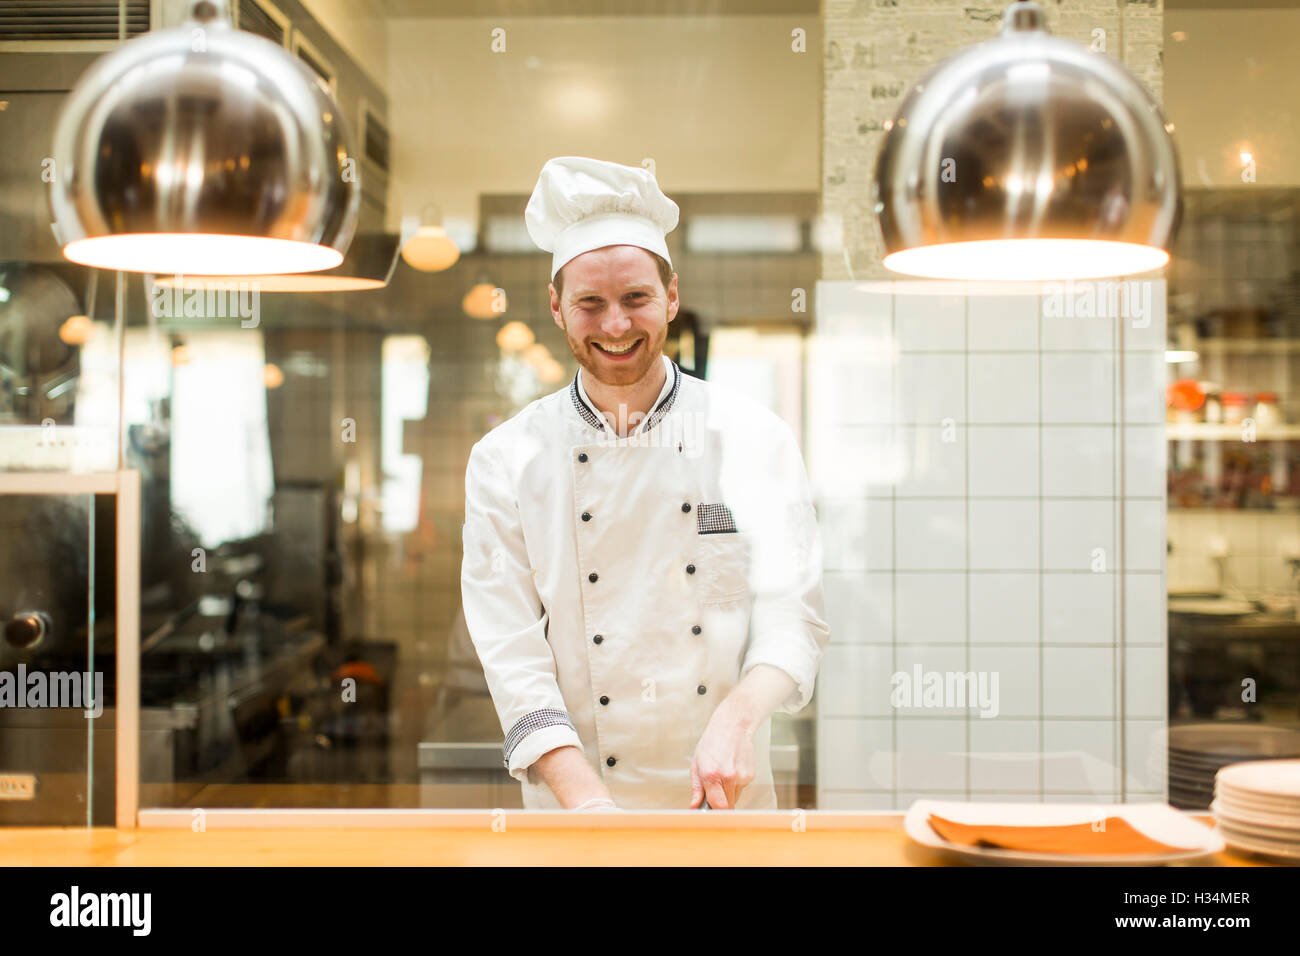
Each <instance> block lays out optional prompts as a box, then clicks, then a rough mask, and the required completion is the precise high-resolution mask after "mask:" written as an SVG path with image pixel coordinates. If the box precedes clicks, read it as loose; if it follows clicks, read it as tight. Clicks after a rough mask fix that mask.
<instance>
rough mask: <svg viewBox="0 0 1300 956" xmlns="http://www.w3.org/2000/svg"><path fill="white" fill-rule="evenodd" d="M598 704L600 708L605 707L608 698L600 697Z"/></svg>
mask: <svg viewBox="0 0 1300 956" xmlns="http://www.w3.org/2000/svg"><path fill="white" fill-rule="evenodd" d="M600 703H601V706H602V707H603V706H604V705H606V704H608V703H609V698H608V697H604V696H602V697H601V698H600Z"/></svg>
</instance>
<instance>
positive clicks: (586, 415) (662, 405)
mask: <svg viewBox="0 0 1300 956" xmlns="http://www.w3.org/2000/svg"><path fill="white" fill-rule="evenodd" d="M660 359H661V361H663V363H664V366H665V371H666V372H667V378H666V379H665V380H664V387H663V388H662V389H661V390H660V391H659V398H658V399H656V400H655V404H654V406H653V410H652V411H651V412H650V414H649V415H647V416H646V417H645V419H644V420H643V421H642V422H641V424H640V425H639V426H638V427H637V428H635V429H633V430H632V434H634V435H636V434H641V433H642V432H648V431H649V430H650V429H652V428H654V427H655V426H656V425H658V424H659V422H661V421H662V420H663V418H664V416H665V415H667V414H668V413H669V412H670V411H672V408H673V405H674V404H675V403H676V401H677V394H678V392H679V391H680V390H681V384H682V371H681V369H680V368H678V367H677V363H676V362H674V361H673V360H672V359H670V358H669V357H668V356H666V355H660ZM581 374H582V371H581V369H579V371H577V372H576V373H574V376H573V382H572V383H571V384H570V385H569V396H570V397H571V398H572V399H573V408H574V410H575V411H576V412H577V413H578V414H579V415H580V416H581V417H582V420H583V421H584V422H586V423H587V424H588V425H590V426H591V427H592V428H594V429H596V430H597V431H606V428H605V419H604V416H602V415H601V413H600V412H598V411H597V410H596V408H595V406H594V405H593V404H592V402H591V400H590V399H589V398H588V397H587V390H586V389H585V388H583V387H582V385H581V384H580V383H579V381H578V376H580V375H581Z"/></svg>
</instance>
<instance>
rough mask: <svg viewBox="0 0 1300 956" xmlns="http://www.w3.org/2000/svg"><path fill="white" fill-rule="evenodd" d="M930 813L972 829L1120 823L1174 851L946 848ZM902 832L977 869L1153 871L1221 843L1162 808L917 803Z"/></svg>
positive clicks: (1216, 835)
mask: <svg viewBox="0 0 1300 956" xmlns="http://www.w3.org/2000/svg"><path fill="white" fill-rule="evenodd" d="M931 813H935V814H938V815H939V816H941V817H946V818H947V819H949V820H953V821H955V822H957V823H966V824H970V825H974V826H1011V827H1015V826H1069V825H1070V824H1072V823H1092V822H1093V821H1094V820H1102V819H1105V818H1106V817H1119V818H1120V819H1121V820H1123V821H1124V822H1126V823H1128V824H1130V825H1132V826H1133V828H1134V829H1136V830H1138V831H1140V832H1141V833H1143V834H1144V835H1146V836H1149V837H1150V838H1151V839H1153V840H1159V841H1160V842H1161V843H1167V844H1169V845H1170V846H1172V847H1177V848H1178V849H1175V850H1173V851H1171V852H1169V853H1166V854H1161V855H1159V856H1065V855H1062V854H1058V853H1033V852H1030V851H1028V850H1004V849H999V848H997V847H971V846H960V845H958V844H955V843H949V842H948V841H947V840H945V839H943V837H941V836H939V834H937V833H935V832H934V828H933V827H931V826H930V822H929V817H930V814H931ZM903 832H904V833H906V834H907V835H908V836H909V837H911V838H912V839H913V840H915V841H916V842H917V843H919V844H921V845H922V846H928V847H933V848H934V849H936V850H945V851H947V852H949V853H953V854H955V855H957V856H960V857H963V858H965V859H967V860H970V861H972V862H976V863H1020V864H1040V865H1046V866H1157V865H1159V864H1162V863H1172V862H1174V861H1177V860H1195V859H1198V858H1199V857H1203V856H1208V855H1210V854H1211V853H1218V852H1219V851H1221V850H1222V849H1223V845H1224V844H1223V837H1222V836H1221V835H1220V834H1219V833H1218V832H1217V831H1215V830H1213V829H1212V828H1210V827H1208V826H1206V825H1205V824H1203V823H1199V822H1198V821H1196V820H1193V819H1192V818H1191V817H1189V816H1187V815H1185V814H1183V813H1181V812H1179V811H1178V810H1175V809H1174V808H1173V807H1171V806H1169V805H1168V804H1164V803H1115V804H1104V803H955V802H950V801H946V800H917V801H916V802H915V803H913V804H912V806H911V807H910V808H909V809H908V811H907V814H906V816H904V817H903Z"/></svg>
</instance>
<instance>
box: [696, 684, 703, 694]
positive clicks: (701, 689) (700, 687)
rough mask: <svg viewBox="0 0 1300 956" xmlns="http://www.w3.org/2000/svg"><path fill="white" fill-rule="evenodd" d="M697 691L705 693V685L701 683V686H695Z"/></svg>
mask: <svg viewBox="0 0 1300 956" xmlns="http://www.w3.org/2000/svg"><path fill="white" fill-rule="evenodd" d="M695 693H697V694H703V693H704V685H703V684H701V685H700V686H699V687H697V688H695Z"/></svg>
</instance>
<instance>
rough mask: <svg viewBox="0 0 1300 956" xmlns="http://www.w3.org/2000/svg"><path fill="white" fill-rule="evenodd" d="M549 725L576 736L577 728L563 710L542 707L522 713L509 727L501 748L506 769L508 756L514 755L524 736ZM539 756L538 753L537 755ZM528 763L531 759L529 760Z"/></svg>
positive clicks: (508, 760) (508, 764) (508, 762)
mask: <svg viewBox="0 0 1300 956" xmlns="http://www.w3.org/2000/svg"><path fill="white" fill-rule="evenodd" d="M550 727H564V728H567V729H568V731H569V732H570V733H572V735H573V736H574V737H575V738H576V737H577V736H578V731H577V729H576V728H575V727H574V726H573V721H572V720H570V719H569V715H568V714H567V713H566V712H565V711H563V710H554V709H551V708H543V709H541V710H534V711H532V712H530V713H527V714H524V716H522V717H520V718H519V719H518V720H516V721H515V723H514V726H513V727H511V728H510V733H508V734H506V743H505V746H504V747H503V748H502V752H503V754H504V756H505V759H504V761H503V763H504V766H505V767H506V769H509V768H510V758H511V757H513V756H514V755H515V750H516V749H517V748H518V747H519V745H520V744H521V743H523V741H524V738H526V737H528V736H530V735H531V734H534V733H536V732H537V731H539V730H546V729H547V728H550ZM548 736H551V735H548ZM538 756H540V754H539V755H538ZM529 762H530V763H531V762H532V761H529Z"/></svg>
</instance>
